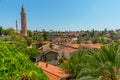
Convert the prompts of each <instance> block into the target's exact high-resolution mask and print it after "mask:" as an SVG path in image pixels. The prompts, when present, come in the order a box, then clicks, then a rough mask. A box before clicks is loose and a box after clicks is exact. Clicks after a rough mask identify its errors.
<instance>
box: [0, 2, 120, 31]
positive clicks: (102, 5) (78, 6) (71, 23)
mask: <svg viewBox="0 0 120 80" xmlns="http://www.w3.org/2000/svg"><path fill="white" fill-rule="evenodd" d="M22 4H24V8H25V11H26V13H27V27H28V29H31V30H36V29H37V30H42V29H45V30H62V31H65V30H73V31H78V30H91V29H96V30H103V29H104V28H107V29H119V28H120V0H0V25H1V26H3V27H4V28H8V27H13V28H15V21H16V19H17V20H18V25H19V29H21V24H20V23H21V22H20V21H21V20H20V12H21V6H22Z"/></svg>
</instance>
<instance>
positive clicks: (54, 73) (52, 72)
mask: <svg viewBox="0 0 120 80" xmlns="http://www.w3.org/2000/svg"><path fill="white" fill-rule="evenodd" d="M36 65H37V66H38V67H41V68H42V69H43V71H44V72H45V74H46V75H47V76H48V77H49V78H50V80H59V79H60V78H66V77H69V75H68V74H67V73H66V72H64V71H63V70H62V69H61V68H59V67H57V66H53V65H51V64H47V63H45V62H38V63H37V64H36Z"/></svg>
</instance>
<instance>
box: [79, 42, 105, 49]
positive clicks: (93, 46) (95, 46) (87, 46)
mask: <svg viewBox="0 0 120 80" xmlns="http://www.w3.org/2000/svg"><path fill="white" fill-rule="evenodd" d="M101 46H103V45H102V44H99V43H97V44H80V47H84V48H91V49H100V48H101Z"/></svg>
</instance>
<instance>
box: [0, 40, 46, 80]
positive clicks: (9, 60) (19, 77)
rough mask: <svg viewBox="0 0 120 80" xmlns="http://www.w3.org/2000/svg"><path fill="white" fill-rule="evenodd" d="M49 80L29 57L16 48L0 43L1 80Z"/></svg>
mask: <svg viewBox="0 0 120 80" xmlns="http://www.w3.org/2000/svg"><path fill="white" fill-rule="evenodd" d="M8 79H9V80H48V78H47V76H46V75H45V74H44V73H43V71H42V70H41V69H40V68H37V67H36V66H35V65H34V64H33V63H32V62H31V61H30V60H29V58H28V57H27V56H25V55H23V54H22V53H20V52H18V51H17V49H16V48H15V47H14V46H11V45H9V44H7V43H5V42H0V80H8Z"/></svg>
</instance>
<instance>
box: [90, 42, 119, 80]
mask: <svg viewBox="0 0 120 80" xmlns="http://www.w3.org/2000/svg"><path fill="white" fill-rule="evenodd" d="M89 57H90V60H91V61H90V62H91V64H90V65H91V66H95V67H96V69H95V70H97V71H96V72H95V73H98V74H97V75H96V77H97V78H101V80H103V79H104V80H119V79H120V77H119V74H120V72H119V70H118V69H119V67H120V51H119V49H118V45H113V44H111V45H109V46H108V47H105V46H103V47H101V49H100V51H99V52H98V51H90V54H89Z"/></svg>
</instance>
